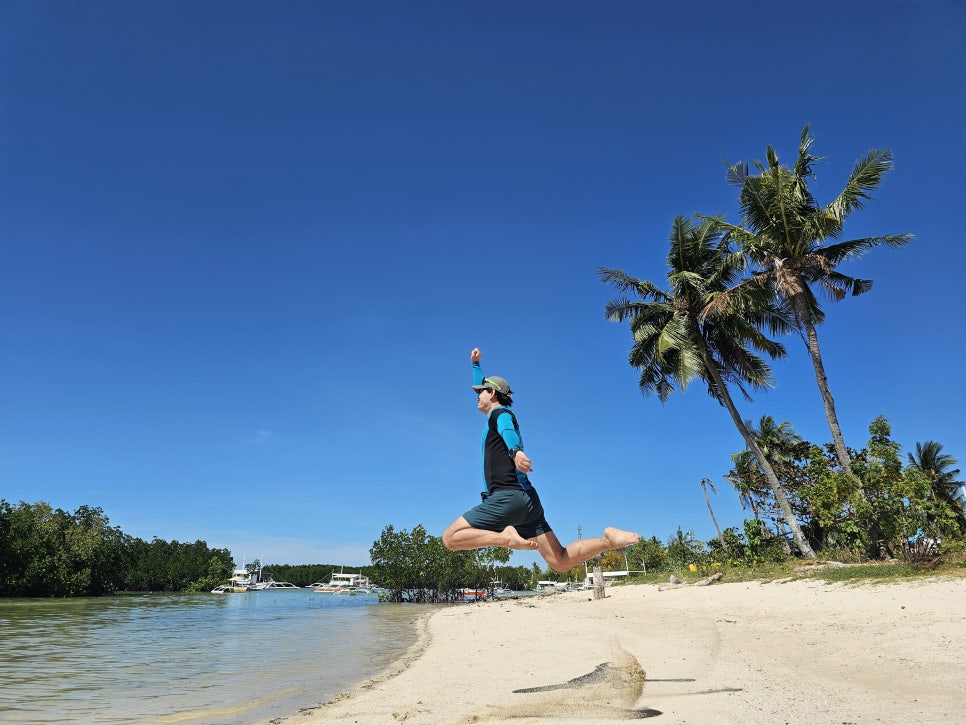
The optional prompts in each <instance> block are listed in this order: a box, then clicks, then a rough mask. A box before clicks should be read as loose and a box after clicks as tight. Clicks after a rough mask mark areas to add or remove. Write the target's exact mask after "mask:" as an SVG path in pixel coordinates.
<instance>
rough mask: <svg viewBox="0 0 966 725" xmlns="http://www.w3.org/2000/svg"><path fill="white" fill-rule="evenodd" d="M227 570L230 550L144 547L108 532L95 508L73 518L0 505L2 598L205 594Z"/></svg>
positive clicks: (36, 507) (39, 507) (37, 507)
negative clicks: (195, 590) (136, 593)
mask: <svg viewBox="0 0 966 725" xmlns="http://www.w3.org/2000/svg"><path fill="white" fill-rule="evenodd" d="M232 567H233V562H232V557H231V552H229V551H228V550H227V549H210V548H208V545H207V544H206V543H205V542H204V541H196V542H194V543H193V544H183V543H179V542H177V541H164V540H162V539H154V540H153V541H151V542H150V543H148V542H146V541H144V540H142V539H138V538H134V537H131V536H128V535H127V534H125V533H124V532H122V531H121V530H120V529H119V528H117V527H112V526H111V525H110V522H109V521H108V519H107V517H106V516H105V515H104V512H103V511H102V510H101V509H99V508H91V507H89V506H81V507H80V508H79V509H77V510H76V511H75V512H74V513H73V514H70V513H68V512H66V511H63V510H61V509H54V508H52V507H51V506H50V505H49V504H47V503H42V502H41V503H35V504H29V503H24V502H23V501H21V502H20V503H19V504H18V505H16V506H12V505H11V504H9V503H8V502H7V501H5V500H2V499H0V596H5V597H11V596H23V597H70V596H83V595H98V594H113V593H115V592H119V591H149V592H153V591H173V592H177V591H186V590H190V589H201V590H209V589H211V588H212V587H214V586H216V585H217V584H221V583H224V582H225V581H226V580H227V579H228V577H229V576H230V575H231V570H232Z"/></svg>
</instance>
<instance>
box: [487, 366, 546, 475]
mask: <svg viewBox="0 0 966 725" xmlns="http://www.w3.org/2000/svg"><path fill="white" fill-rule="evenodd" d="M472 365H473V385H482V384H483V371H482V369H481V368H480V364H479V363H472ZM482 442H483V482H484V483H485V484H486V490H487V491H488V492H489V493H493V492H494V491H497V490H499V489H501V488H509V489H516V490H520V489H523V490H524V491H530V490H531V489H533V485H532V484H531V483H530V479H529V478H527V474H525V473H524V472H523V471H519V470H517V467H516V465H515V464H514V462H513V456H514V455H515V454H516V452H517V451H522V450H523V438H521V436H520V429H519V427H518V426H517V419H516V416H515V415H513V411H512V410H510V408H509V407H508V406H500V407H499V408H494V409H493V410H491V411H490V415H489V416H488V417H487V420H486V427H485V428H484V429H483V441H482Z"/></svg>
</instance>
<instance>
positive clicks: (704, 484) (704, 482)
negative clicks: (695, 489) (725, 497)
mask: <svg viewBox="0 0 966 725" xmlns="http://www.w3.org/2000/svg"><path fill="white" fill-rule="evenodd" d="M709 488H710V489H711V493H713V494H714V495H715V496H717V495H718V489H716V488H715V487H714V484H713V483H711V479H710V478H702V479H701V490H702V491H704V502H705V503H706V504H707V506H708V513H709V514H711V521H712V522H714V529H715V531H717V532H718V543H720V544H721V550H722V551H724V550H725V549H726V548H727V547H725V540H724V535H723V534H722V533H721V527H720V526H718V519H717V518H715V515H714V509H713V508H711V499H710V498H708V489H709Z"/></svg>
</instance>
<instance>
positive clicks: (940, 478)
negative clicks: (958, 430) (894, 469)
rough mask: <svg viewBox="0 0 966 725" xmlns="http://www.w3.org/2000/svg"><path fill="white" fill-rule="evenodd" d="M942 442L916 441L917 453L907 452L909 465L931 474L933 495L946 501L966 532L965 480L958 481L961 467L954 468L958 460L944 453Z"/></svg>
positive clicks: (958, 523) (960, 526)
mask: <svg viewBox="0 0 966 725" xmlns="http://www.w3.org/2000/svg"><path fill="white" fill-rule="evenodd" d="M942 451H943V447H942V444H941V443H937V442H936V441H926V442H925V443H916V454H915V455H913V454H912V453H907V454H906V455H907V456H908V457H909V465H910V466H912V467H913V468H918V469H919V470H920V471H922V472H923V473H925V474H926V475H927V476H929V480H930V483H931V484H932V491H933V495H934V496H935V497H936V499H937V500H939V501H942V502H944V503H945V504H946V505H948V506H949V508H950V509H951V510H952V512H953V516H954V517H955V519H956V525H957V526H958V527H959V529H960V531H963V532H966V512H964V510H963V507H964V504H966V501H964V498H963V491H964V489H963V482H962V481H957V480H956V476H958V475H959V469H958V468H956V469H953V466H955V465H956V464H957V463H958V461H957V460H956V459H955V458H953V457H952V456H951V455H949V454H948V453H943V452H942Z"/></svg>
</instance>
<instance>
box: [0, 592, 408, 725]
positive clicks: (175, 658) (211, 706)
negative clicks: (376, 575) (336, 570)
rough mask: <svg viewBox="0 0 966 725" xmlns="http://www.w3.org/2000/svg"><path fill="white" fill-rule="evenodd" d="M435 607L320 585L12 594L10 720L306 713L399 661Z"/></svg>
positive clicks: (1, 618) (7, 657)
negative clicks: (319, 589)
mask: <svg viewBox="0 0 966 725" xmlns="http://www.w3.org/2000/svg"><path fill="white" fill-rule="evenodd" d="M425 611H426V610H425V609H422V608H417V607H406V606H401V605H388V604H376V603H375V599H374V598H370V597H347V596H331V595H323V594H316V593H314V592H312V591H311V590H295V591H291V590H277V591H271V590H269V591H263V592H252V593H249V594H237V595H214V594H181V595H171V594H155V595H144V596H124V597H111V598H97V599H63V600H61V599H11V600H0V632H2V633H3V636H2V641H3V655H2V657H0V720H2V721H4V722H21V723H27V722H37V723H40V722H43V723H56V722H78V721H85V722H98V723H144V722H159V721H165V722H183V723H196V722H205V723H220V722H225V723H228V722H231V723H249V722H255V721H258V720H264V719H267V718H270V717H273V716H278V715H291V714H295V712H297V710H298V709H299V707H306V706H310V705H313V704H315V703H318V702H320V701H322V700H326V699H328V698H329V697H331V696H332V695H334V694H336V693H337V692H339V691H341V690H343V689H345V688H346V687H347V686H349V685H350V684H352V683H354V682H356V681H358V680H361V679H364V678H366V677H369V676H371V675H373V674H375V673H376V672H378V671H379V670H381V669H383V668H384V667H386V666H387V665H388V664H389V663H391V662H392V661H393V660H394V659H396V658H397V657H398V656H399V655H400V654H401V653H402V652H403V651H405V649H406V648H407V647H409V646H410V645H411V644H412V643H413V641H414V640H415V627H414V626H413V623H414V621H415V619H416V618H417V617H418V616H420V615H421V614H422V613H424V612H425Z"/></svg>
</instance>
